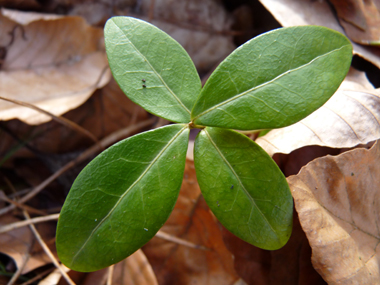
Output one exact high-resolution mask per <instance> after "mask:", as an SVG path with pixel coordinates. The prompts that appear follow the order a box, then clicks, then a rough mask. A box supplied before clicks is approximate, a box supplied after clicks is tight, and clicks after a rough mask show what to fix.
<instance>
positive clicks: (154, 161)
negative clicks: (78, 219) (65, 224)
mask: <svg viewBox="0 0 380 285" xmlns="http://www.w3.org/2000/svg"><path fill="white" fill-rule="evenodd" d="M187 127H188V126H187V125H186V126H185V127H183V128H182V129H181V130H180V131H179V132H178V133H177V134H176V135H175V136H174V137H173V138H172V139H171V140H170V141H169V142H168V143H167V145H166V146H165V147H164V148H163V149H162V150H161V151H160V152H159V153H158V154H157V156H156V157H155V158H154V159H153V160H152V162H151V163H150V164H149V166H148V167H147V168H146V169H145V170H144V172H143V173H142V174H141V175H140V176H139V177H138V178H137V179H136V181H135V182H134V183H132V185H131V186H129V188H128V189H127V190H125V192H124V194H123V195H121V196H120V198H119V200H118V201H117V202H116V203H115V205H114V206H113V207H112V209H111V210H110V211H109V212H108V213H107V215H106V216H105V217H104V218H103V219H102V220H101V221H100V222H99V224H98V225H97V226H96V227H95V228H94V229H93V230H92V232H91V234H90V235H89V237H88V238H87V239H86V241H85V242H84V243H83V245H82V247H81V248H80V249H79V250H78V252H77V253H76V254H75V256H74V257H73V259H72V262H71V265H72V264H73V263H74V262H75V260H76V258H77V257H78V255H79V254H80V253H81V252H82V250H83V249H84V248H85V246H86V245H87V243H88V242H89V240H90V239H91V238H92V236H93V235H94V234H95V232H96V231H97V230H98V229H99V228H100V227H101V225H103V224H104V222H105V221H106V220H107V219H108V218H109V217H110V216H111V214H112V213H113V212H114V210H115V209H116V208H117V206H118V205H119V204H120V203H121V201H122V200H123V198H124V197H125V196H127V194H128V193H129V192H130V191H131V189H132V188H133V187H134V186H135V185H136V184H137V183H138V182H140V181H141V179H142V178H143V177H144V176H145V174H146V173H148V171H149V170H150V169H151V168H152V167H153V165H154V164H155V163H156V161H157V160H158V159H159V158H160V157H161V156H162V154H163V153H164V152H165V150H167V149H168V147H169V146H170V145H171V144H172V143H173V142H174V141H175V140H176V139H177V138H178V137H179V136H180V135H181V134H182V132H183V131H184V130H185V129H186V128H187Z"/></svg>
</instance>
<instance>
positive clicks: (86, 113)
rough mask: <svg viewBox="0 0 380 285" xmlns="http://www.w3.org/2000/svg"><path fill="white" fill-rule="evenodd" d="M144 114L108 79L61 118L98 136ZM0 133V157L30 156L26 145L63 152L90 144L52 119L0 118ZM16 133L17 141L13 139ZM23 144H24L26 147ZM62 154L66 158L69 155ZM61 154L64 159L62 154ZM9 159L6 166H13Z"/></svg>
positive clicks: (84, 138)
mask: <svg viewBox="0 0 380 285" xmlns="http://www.w3.org/2000/svg"><path fill="white" fill-rule="evenodd" d="M147 116H148V114H147V112H146V111H145V110H144V109H142V108H141V107H140V106H138V105H136V104H135V103H133V102H132V101H131V100H129V99H128V97H127V96H125V94H124V93H123V92H122V91H121V90H120V88H119V86H118V85H117V83H116V82H115V81H114V80H111V81H110V83H108V84H107V85H106V86H105V87H103V88H102V89H100V90H97V91H95V93H94V94H93V95H92V96H91V98H90V99H89V100H87V101H86V102H85V103H84V104H83V105H81V106H79V107H78V108H76V109H74V110H71V111H69V112H67V113H66V114H65V115H64V117H65V118H67V119H69V120H71V121H73V122H75V123H77V124H79V125H80V126H82V127H83V128H85V129H86V130H88V131H89V132H91V133H92V134H93V135H95V136H96V137H97V138H98V139H101V138H103V137H105V136H107V135H109V134H111V133H113V132H115V131H117V130H119V129H121V128H125V127H127V126H129V125H131V124H134V123H135V122H139V121H142V120H144V119H146V118H147ZM0 136H1V138H2V139H1V140H0V157H3V158H5V157H6V156H7V155H8V154H12V159H11V161H12V160H14V159H15V158H16V157H20V156H22V157H25V156H27V157H30V155H31V153H30V148H32V149H35V150H36V151H37V152H38V151H39V152H42V153H45V154H46V153H48V154H49V153H50V154H51V153H54V154H63V153H67V152H72V151H78V150H83V149H84V148H86V147H89V146H91V145H92V144H93V142H92V141H90V140H89V139H87V138H86V137H84V136H83V135H81V134H79V133H77V132H75V131H73V130H71V129H69V128H67V127H65V126H63V125H61V124H59V123H58V122H56V121H50V122H47V123H45V124H42V125H39V126H29V125H27V124H25V123H23V122H20V121H18V120H12V121H8V122H3V123H2V124H0ZM16 137H17V138H19V140H20V141H17V139H15V138H16ZM57 138H58V139H57ZM24 144H26V145H27V146H28V147H27V148H26V147H25V146H24ZM18 147H21V149H20V150H19V151H18V152H17V153H12V152H13V150H14V149H17V148H18ZM28 148H29V149H28ZM76 155H77V154H76ZM66 157H67V159H70V156H69V155H66ZM62 158H63V159H65V157H64V155H63V157H62ZM72 158H73V157H72V156H71V159H72ZM54 159H55V161H56V162H58V163H59V162H60V161H59V160H60V159H58V158H57V157H56V156H55V158H54ZM67 159H66V160H65V161H66V162H67ZM0 160H1V159H0ZM11 161H10V162H11ZM65 161H62V163H64V162H65ZM10 162H9V163H8V167H14V165H12V164H11V163H10ZM34 170H36V168H34ZM71 182H72V181H71Z"/></svg>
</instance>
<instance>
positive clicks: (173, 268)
mask: <svg viewBox="0 0 380 285" xmlns="http://www.w3.org/2000/svg"><path fill="white" fill-rule="evenodd" d="M162 230H163V231H164V232H166V233H168V234H171V235H173V236H176V237H180V238H182V239H185V240H188V241H190V242H192V243H193V244H197V245H199V246H203V247H207V248H209V250H204V249H194V248H190V247H186V246H183V245H178V244H176V243H173V242H168V241H165V240H162V239H159V238H157V237H155V238H153V239H152V240H151V241H150V242H149V243H148V244H147V245H145V246H144V247H143V250H144V252H145V254H146V256H147V257H148V260H149V261H150V263H151V265H152V267H153V270H154V271H155V273H156V276H157V280H158V283H159V284H160V285H165V284H168V285H169V284H170V285H171V284H180V285H181V284H210V285H213V284H217V285H223V284H234V282H237V281H238V280H239V276H238V275H237V274H236V272H235V269H234V264H233V256H232V254H231V253H230V252H229V251H228V250H227V248H226V246H225V244H224V242H223V239H222V229H221V228H220V226H219V224H218V223H217V222H216V220H215V218H214V216H213V215H212V214H211V212H210V210H209V208H208V207H207V204H206V202H205V201H204V199H203V197H202V196H200V190H199V186H198V184H197V180H196V176H195V170H194V164H193V162H191V161H189V160H187V161H186V168H185V174H184V180H183V183H182V188H181V192H180V195H179V198H178V201H177V204H176V206H175V208H174V210H173V213H172V215H171V216H170V217H169V220H168V221H167V222H166V223H165V225H164V226H163V228H162ZM239 282H240V281H239Z"/></svg>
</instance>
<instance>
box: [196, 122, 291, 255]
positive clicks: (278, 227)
mask: <svg viewBox="0 0 380 285" xmlns="http://www.w3.org/2000/svg"><path fill="white" fill-rule="evenodd" d="M194 163H195V170H196V174H197V180H198V183H199V186H200V188H201V191H202V194H203V196H204V198H205V200H206V202H207V204H208V205H209V207H210V209H211V210H212V212H213V213H214V214H215V216H216V217H217V218H218V220H219V221H220V222H221V223H222V224H223V225H224V226H225V227H226V228H227V229H228V230H229V231H231V232H232V233H233V234H235V235H236V236H238V237H239V238H241V239H243V240H245V241H246V242H249V243H251V244H253V245H255V246H258V247H261V248H264V249H270V250H274V249H278V248H280V247H282V246H283V245H285V243H286V242H287V241H288V239H289V237H290V234H291V229H292V214H293V200H292V196H291V194H290V190H289V186H288V184H287V182H286V180H285V177H284V175H283V174H282V172H281V171H280V169H279V168H278V167H277V165H276V164H275V162H274V161H273V160H272V159H271V158H270V157H269V156H268V155H267V154H266V152H265V151H264V150H263V149H262V148H260V147H259V146H258V145H257V144H256V143H255V142H253V141H252V140H250V139H249V138H247V137H246V136H244V135H242V134H239V133H237V132H235V131H231V130H225V129H220V128H210V127H207V128H205V129H204V130H202V131H201V132H200V133H199V135H198V137H197V139H196V141H195V148H194Z"/></svg>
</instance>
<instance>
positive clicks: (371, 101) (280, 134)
mask: <svg viewBox="0 0 380 285" xmlns="http://www.w3.org/2000/svg"><path fill="white" fill-rule="evenodd" d="M379 138H380V89H374V88H373V87H372V85H371V84H370V83H369V82H368V80H367V78H366V76H365V74H364V73H363V72H360V71H356V70H354V69H351V70H350V72H349V74H348V76H347V78H346V79H345V81H343V83H342V85H341V86H340V87H339V89H338V91H337V92H336V93H335V94H334V95H333V96H332V97H331V99H330V100H329V101H327V102H326V104H325V105H323V106H322V107H321V108H320V109H318V110H317V111H315V112H314V113H312V114H311V115H309V116H308V117H306V118H305V119H303V120H301V121H300V122H298V123H296V124H293V125H291V126H289V127H286V128H281V129H276V130H272V131H270V132H269V133H268V134H266V135H265V136H263V137H260V138H258V139H257V141H256V142H257V143H258V144H259V145H261V146H262V147H263V148H264V149H265V150H266V151H267V152H268V153H269V154H270V155H273V154H274V153H290V152H292V151H293V150H295V149H298V148H301V147H303V146H308V145H320V146H328V147H334V148H349V147H353V146H356V145H358V144H366V143H368V142H371V141H374V140H376V139H379Z"/></svg>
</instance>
